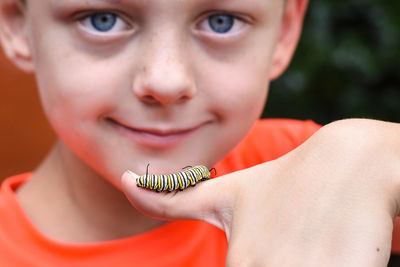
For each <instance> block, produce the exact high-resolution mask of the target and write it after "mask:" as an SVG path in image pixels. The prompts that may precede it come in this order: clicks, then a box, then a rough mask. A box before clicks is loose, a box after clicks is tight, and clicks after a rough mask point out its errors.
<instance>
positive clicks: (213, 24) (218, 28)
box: [208, 14, 235, 33]
mask: <svg viewBox="0 0 400 267" xmlns="http://www.w3.org/2000/svg"><path fill="white" fill-rule="evenodd" d="M234 23H235V18H234V17H233V16H231V15H221V14H220V15H212V16H210V17H208V25H209V26H210V28H211V29H212V30H213V31H215V32H217V33H227V32H229V31H230V30H231V29H232V27H233V25H234Z"/></svg>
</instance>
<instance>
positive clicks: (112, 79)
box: [37, 49, 123, 126]
mask: <svg viewBox="0 0 400 267" xmlns="http://www.w3.org/2000/svg"><path fill="white" fill-rule="evenodd" d="M57 54H58V55H57V56H51V55H49V56H46V57H42V58H41V59H40V61H39V62H37V79H38V84H39V91H40V97H41V100H42V103H43V107H44V109H45V112H46V114H47V116H48V118H49V120H50V121H51V123H52V124H56V123H57V122H60V121H62V122H63V124H72V123H74V121H77V122H78V123H81V122H83V121H91V120H92V121H93V119H97V118H98V117H99V116H101V114H104V113H106V112H108V111H109V110H112V109H113V107H114V103H116V102H118V97H119V96H118V90H117V88H119V87H121V86H123V85H122V84H121V82H120V79H118V78H117V77H118V76H119V73H118V71H113V72H111V71H110V70H111V69H114V70H115V68H113V67H112V66H111V64H110V63H109V64H108V65H104V63H94V62H91V60H85V59H84V58H82V57H79V54H78V56H68V54H69V53H67V52H66V51H63V50H62V49H59V50H58V53H57ZM60 58H62V60H60ZM44 66H45V68H44ZM119 70H121V68H119ZM54 126H57V125H54ZM69 126H71V125H69Z"/></svg>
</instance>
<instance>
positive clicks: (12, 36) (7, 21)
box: [0, 0, 34, 72]
mask: <svg viewBox="0 0 400 267" xmlns="http://www.w3.org/2000/svg"><path fill="white" fill-rule="evenodd" d="M26 8H27V7H26V4H23V3H22V1H21V0H0V42H1V44H2V46H3V49H4V52H5V54H6V56H7V57H8V58H9V59H10V60H11V61H12V62H13V63H14V64H15V65H16V66H17V67H19V68H20V69H21V70H23V71H26V72H33V70H34V67H33V61H32V53H31V49H30V45H29V42H28V37H27V31H26V15H25V12H26Z"/></svg>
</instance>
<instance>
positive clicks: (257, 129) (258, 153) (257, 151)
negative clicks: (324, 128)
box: [217, 119, 321, 174]
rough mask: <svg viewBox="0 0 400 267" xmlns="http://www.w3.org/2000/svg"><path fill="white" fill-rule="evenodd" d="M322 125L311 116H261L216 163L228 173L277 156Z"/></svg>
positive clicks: (292, 147) (293, 147)
mask: <svg viewBox="0 0 400 267" xmlns="http://www.w3.org/2000/svg"><path fill="white" fill-rule="evenodd" d="M320 128H321V126H320V125H318V124H317V123H315V122H313V121H311V120H305V121H301V120H294V119H261V120H258V121H257V122H256V123H255V124H254V126H253V127H252V129H251V130H250V132H249V133H248V134H247V136H246V137H245V138H244V139H243V140H242V141H241V142H240V143H239V144H238V145H237V146H236V147H235V148H234V149H233V150H232V151H231V153H230V154H229V155H228V156H227V157H225V158H224V159H223V160H222V161H220V162H219V163H218V165H217V167H218V168H219V169H221V170H222V172H219V173H221V174H222V173H229V172H232V171H237V170H240V169H244V168H249V167H251V166H254V165H257V164H260V163H263V162H266V161H270V160H274V159H276V158H278V157H280V156H283V155H284V154H286V153H288V152H289V151H291V150H293V149H295V148H296V147H297V146H299V145H301V144H302V143H303V142H304V141H306V140H307V139H308V138H309V137H310V136H311V135H313V134H314V133H315V132H316V131H318V130H319V129H320Z"/></svg>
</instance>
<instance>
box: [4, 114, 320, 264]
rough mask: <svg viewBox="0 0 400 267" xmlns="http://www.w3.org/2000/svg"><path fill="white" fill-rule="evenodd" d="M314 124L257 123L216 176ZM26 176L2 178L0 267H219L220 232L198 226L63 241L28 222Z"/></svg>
mask: <svg viewBox="0 0 400 267" xmlns="http://www.w3.org/2000/svg"><path fill="white" fill-rule="evenodd" d="M319 127H320V126H318V125H317V124H315V123H313V122H311V121H295V120H282V119H274V120H272V119H270V120H260V121H258V122H257V123H256V124H255V126H254V127H253V128H252V130H251V131H250V133H249V134H248V135H247V136H246V138H245V139H244V140H243V141H242V142H241V143H240V144H238V145H237V146H236V148H235V149H234V150H233V151H232V152H231V153H230V154H229V155H228V156H227V157H226V158H224V159H223V160H222V161H220V162H219V163H218V164H217V165H216V166H215V167H216V169H217V171H218V175H222V174H226V173H229V172H233V171H236V170H240V169H243V168H248V167H250V166H253V165H256V164H259V163H262V162H265V161H269V160H273V159H275V158H278V157H280V156H282V155H283V154H285V153H287V152H289V151H290V150H292V149H294V148H295V147H297V146H298V145H300V144H301V143H302V142H304V141H305V140H306V139H307V138H308V137H310V136H311V135H312V134H313V133H314V132H315V131H317V130H318V129H319ZM30 177H31V174H29V173H28V174H23V175H19V176H14V177H11V178H8V179H6V180H5V181H4V183H3V184H2V186H1V190H0V266H149V267H150V266H154V267H159V266H174V267H176V266H182V267H183V266H199V267H200V266H202V267H203V266H207V267H214V266H225V257H226V251H227V242H226V238H225V234H224V233H223V232H222V231H221V230H219V229H217V228H215V227H213V226H211V225H209V224H207V223H203V222H193V221H176V222H170V223H167V224H165V225H163V226H162V227H159V228H157V229H155V230H152V231H149V232H146V233H143V234H140V235H137V236H133V237H128V238H124V239H119V240H112V241H105V242H98V243H63V242H59V241H56V240H52V239H50V238H48V237H46V236H44V235H43V234H42V233H41V232H39V231H38V229H36V228H35V226H34V225H33V223H32V222H31V221H30V220H29V218H28V217H27V215H26V214H25V212H24V211H23V209H22V207H21V206H20V204H19V202H18V199H17V198H16V196H15V193H14V192H15V190H16V189H17V188H18V186H20V185H21V184H22V183H24V182H25V181H26V180H27V179H29V178H30Z"/></svg>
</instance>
